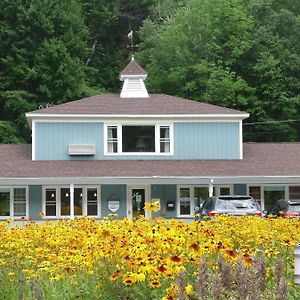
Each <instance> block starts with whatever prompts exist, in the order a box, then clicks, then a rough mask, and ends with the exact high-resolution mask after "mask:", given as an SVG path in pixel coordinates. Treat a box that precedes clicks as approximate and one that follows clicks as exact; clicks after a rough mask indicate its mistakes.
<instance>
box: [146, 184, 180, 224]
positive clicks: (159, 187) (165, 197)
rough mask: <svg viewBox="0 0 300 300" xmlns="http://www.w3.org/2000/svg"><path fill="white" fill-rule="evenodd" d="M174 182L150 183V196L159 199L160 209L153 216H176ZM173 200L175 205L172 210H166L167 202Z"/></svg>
mask: <svg viewBox="0 0 300 300" xmlns="http://www.w3.org/2000/svg"><path fill="white" fill-rule="evenodd" d="M176 197H177V193H176V184H155V185H151V198H155V199H160V211H159V212H158V213H154V214H153V216H162V217H164V218H176V217H177V207H176V205H177V203H176ZM168 201H173V202H174V204H175V206H174V209H173V210H167V202H168Z"/></svg>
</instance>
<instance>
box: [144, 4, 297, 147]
mask: <svg viewBox="0 0 300 300" xmlns="http://www.w3.org/2000/svg"><path fill="white" fill-rule="evenodd" d="M164 2H168V1H167V0H165V1H164ZM169 11H170V13H169V14H165V15H167V17H165V18H160V19H158V18H157V17H156V16H155V15H153V16H151V17H150V18H148V20H146V21H145V22H144V24H143V27H142V28H141V30H140V36H141V39H142V41H143V42H142V47H141V51H140V53H139V56H138V58H139V59H140V61H141V63H142V64H143V65H144V66H145V68H146V69H147V70H148V71H149V73H151V78H150V80H149V87H150V88H151V90H152V91H155V92H165V93H169V94H174V95H179V96H183V97H187V98H191V99H195V100H199V101H206V102H210V103H213V104H217V105H222V106H227V107H232V108H235V109H240V110H243V111H248V112H249V113H250V114H251V117H250V120H247V122H248V123H253V122H254V123H257V122H259V125H256V126H253V125H251V126H247V127H245V129H246V130H245V132H246V134H247V136H246V139H247V140H254V141H259V140H266V137H267V138H268V140H269V141H270V140H273V141H282V140H296V139H297V138H298V139H299V127H298V129H297V127H296V126H295V124H297V123H294V122H286V121H288V120H295V119H298V118H299V112H300V102H299V99H300V97H299V95H300V93H299V91H300V81H299V78H300V45H299V43H300V33H299V32H300V30H299V29H300V16H299V14H300V5H299V1H295V0H288V1H285V2H283V1H281V0H267V1H262V0H250V1H248V0H247V1H246V0H229V1H224V0H217V1H214V2H211V1H208V0H204V1H196V0H185V1H182V2H180V5H179V7H177V8H176V9H175V10H174V8H172V7H171V9H170V10H169ZM297 131H298V133H297ZM266 133H270V134H267V135H266Z"/></svg>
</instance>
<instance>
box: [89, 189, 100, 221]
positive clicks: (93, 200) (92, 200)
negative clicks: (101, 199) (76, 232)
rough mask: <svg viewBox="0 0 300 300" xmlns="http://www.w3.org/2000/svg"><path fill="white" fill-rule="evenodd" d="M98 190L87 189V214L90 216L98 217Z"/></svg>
mask: <svg viewBox="0 0 300 300" xmlns="http://www.w3.org/2000/svg"><path fill="white" fill-rule="evenodd" d="M97 194H98V192H97V189H94V188H88V189H87V214H88V216H97V215H98V201H97V199H98V197H97Z"/></svg>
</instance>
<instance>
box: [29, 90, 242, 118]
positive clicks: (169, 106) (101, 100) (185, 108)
mask: <svg viewBox="0 0 300 300" xmlns="http://www.w3.org/2000/svg"><path fill="white" fill-rule="evenodd" d="M241 113H242V112H240V111H237V110H233V109H229V108H225V107H220V106H216V105H211V104H207V103H202V102H197V101H193V100H187V99H184V98H180V97H174V96H169V95H165V94H150V95H149V98H130V99H128V98H120V95H119V94H102V95H98V96H92V97H88V98H83V99H80V100H76V101H72V102H68V103H64V104H60V105H55V106H52V107H48V108H44V109H40V110H36V111H34V112H31V113H30V114H31V115H34V114H82V115H87V114H93V115H95V114H99V115H152V114H155V115H173V114H176V115H185V114H192V115H198V114H204V115H209V114H217V115H220V114H221V115H223V114H226V115H238V114H241Z"/></svg>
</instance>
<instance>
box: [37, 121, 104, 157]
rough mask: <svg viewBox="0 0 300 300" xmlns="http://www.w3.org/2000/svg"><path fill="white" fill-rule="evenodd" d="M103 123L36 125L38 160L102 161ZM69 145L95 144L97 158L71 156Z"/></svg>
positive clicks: (41, 123)
mask: <svg viewBox="0 0 300 300" xmlns="http://www.w3.org/2000/svg"><path fill="white" fill-rule="evenodd" d="M102 132H103V124H102V123H43V122H40V123H36V127H35V136H36V146H35V150H36V152H35V153H36V157H35V159H36V160H76V159H78V160H83V159H102V157H103V137H102V134H101V133H102ZM69 144H95V145H96V155H95V156H79V155H76V156H70V155H69V154H68V147H69Z"/></svg>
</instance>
